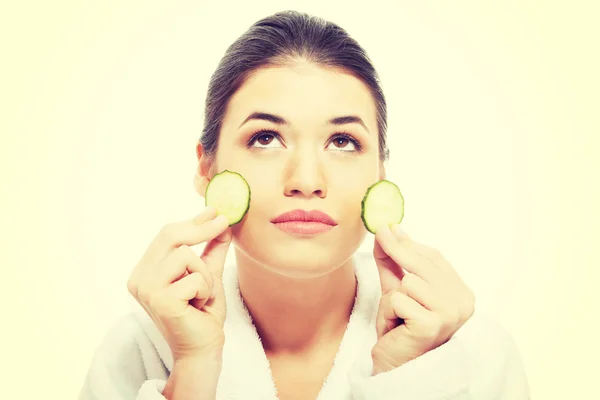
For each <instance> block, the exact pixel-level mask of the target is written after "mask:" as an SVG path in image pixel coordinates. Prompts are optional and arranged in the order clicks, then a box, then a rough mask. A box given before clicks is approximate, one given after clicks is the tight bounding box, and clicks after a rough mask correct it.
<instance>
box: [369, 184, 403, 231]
mask: <svg viewBox="0 0 600 400" xmlns="http://www.w3.org/2000/svg"><path fill="white" fill-rule="evenodd" d="M360 204H361V215H360V217H361V219H362V221H363V224H364V225H365V228H367V230H368V231H369V232H371V233H372V234H376V233H377V227H379V226H381V225H382V224H384V223H385V224H387V225H388V226H390V225H392V224H399V223H400V222H402V219H403V218H404V197H403V196H402V193H401V192H400V189H399V188H398V186H397V185H396V184H394V183H393V182H390V181H388V180H385V179H382V180H380V181H378V182H375V183H374V184H372V185H371V186H369V187H368V188H367V191H366V193H365V196H364V197H363V199H362V201H361V203H360Z"/></svg>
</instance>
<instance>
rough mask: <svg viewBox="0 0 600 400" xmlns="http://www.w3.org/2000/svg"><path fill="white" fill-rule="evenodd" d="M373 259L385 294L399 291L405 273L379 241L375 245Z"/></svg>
mask: <svg viewBox="0 0 600 400" xmlns="http://www.w3.org/2000/svg"><path fill="white" fill-rule="evenodd" d="M373 258H374V259H375V263H376V264H377V267H378V268H379V276H380V278H381V285H382V289H383V293H388V292H390V291H392V290H395V289H397V287H398V286H399V285H400V281H401V280H402V278H403V277H404V271H403V270H402V268H398V266H397V264H396V262H395V261H394V260H392V258H391V257H390V256H389V255H388V254H387V253H386V252H385V251H384V250H383V249H382V248H381V244H379V242H378V241H377V240H375V241H374V244H373Z"/></svg>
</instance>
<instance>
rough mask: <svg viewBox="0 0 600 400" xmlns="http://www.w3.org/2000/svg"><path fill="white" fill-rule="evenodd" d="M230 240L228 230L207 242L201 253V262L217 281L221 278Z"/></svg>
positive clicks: (229, 231)
mask: <svg viewBox="0 0 600 400" xmlns="http://www.w3.org/2000/svg"><path fill="white" fill-rule="evenodd" d="M231 239H232V232H231V229H229V228H228V229H226V230H225V231H224V232H223V233H221V234H220V235H219V236H217V237H216V238H214V239H212V240H211V241H210V242H208V243H207V244H206V247H204V251H203V252H202V256H201V257H202V260H203V261H204V263H205V264H206V266H207V267H208V269H209V271H210V272H211V273H212V274H213V275H214V276H216V277H218V278H219V279H220V278H222V277H223V268H224V265H225V259H226V257H227V251H228V250H229V245H230V244H231Z"/></svg>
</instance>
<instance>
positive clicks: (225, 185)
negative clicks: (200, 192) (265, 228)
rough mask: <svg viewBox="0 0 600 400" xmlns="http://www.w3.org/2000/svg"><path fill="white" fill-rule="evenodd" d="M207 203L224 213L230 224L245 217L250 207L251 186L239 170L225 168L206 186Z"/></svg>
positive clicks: (220, 213) (219, 212) (221, 213)
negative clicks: (233, 170)
mask: <svg viewBox="0 0 600 400" xmlns="http://www.w3.org/2000/svg"><path fill="white" fill-rule="evenodd" d="M205 205H206V206H211V207H214V208H215V209H216V210H217V215H224V216H226V217H227V219H228V220H229V226H232V225H235V224H237V223H238V222H240V221H241V220H242V218H244V215H246V213H247V212H248V209H249V208H250V186H249V185H248V182H246V180H245V179H244V178H243V177H242V175H240V174H238V173H237V172H232V171H228V170H224V171H222V172H220V173H218V174H216V175H215V176H213V178H212V179H211V180H210V182H209V183H208V186H207V187H206V196H205Z"/></svg>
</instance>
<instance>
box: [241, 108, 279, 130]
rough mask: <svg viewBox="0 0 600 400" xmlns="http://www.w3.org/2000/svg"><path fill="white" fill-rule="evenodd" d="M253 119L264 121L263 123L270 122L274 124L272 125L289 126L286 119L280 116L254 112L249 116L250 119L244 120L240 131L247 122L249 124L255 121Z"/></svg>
mask: <svg viewBox="0 0 600 400" xmlns="http://www.w3.org/2000/svg"><path fill="white" fill-rule="evenodd" d="M253 119H258V120H262V121H269V122H272V123H274V124H277V125H284V124H287V121H286V120H285V119H284V118H282V117H280V116H278V115H274V114H269V113H265V112H253V113H252V114H250V115H249V116H248V118H246V119H245V120H244V122H242V123H241V124H240V126H239V127H238V129H239V128H241V127H242V125H244V124H245V123H246V122H248V121H250V120H253Z"/></svg>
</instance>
